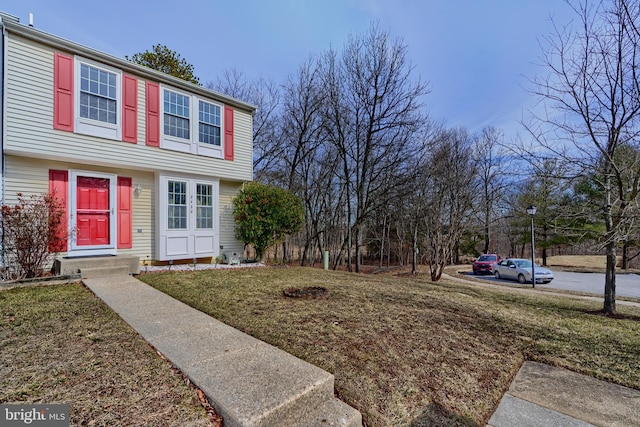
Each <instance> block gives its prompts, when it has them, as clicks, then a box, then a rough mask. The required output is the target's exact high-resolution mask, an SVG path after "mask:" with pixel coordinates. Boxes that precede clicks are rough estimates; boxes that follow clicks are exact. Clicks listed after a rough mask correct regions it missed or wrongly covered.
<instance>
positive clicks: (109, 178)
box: [0, 12, 254, 261]
mask: <svg viewBox="0 0 640 427" xmlns="http://www.w3.org/2000/svg"><path fill="white" fill-rule="evenodd" d="M0 24H1V28H0V30H1V33H0V37H1V41H2V48H1V51H0V52H1V57H0V64H2V67H0V73H1V74H0V81H1V83H2V84H1V91H2V92H1V95H2V96H1V97H0V103H1V109H0V111H2V119H1V120H2V121H1V126H2V132H0V143H1V145H2V165H3V167H2V182H1V183H0V191H1V194H0V198H1V199H2V200H3V202H4V203H7V204H12V203H15V202H16V194H17V193H23V194H26V195H29V194H41V193H47V192H55V195H56V197H58V198H59V199H60V200H61V201H62V202H63V204H64V206H65V208H66V218H67V227H68V229H69V230H70V231H72V232H71V234H70V237H69V238H68V239H67V242H66V244H65V245H64V246H63V247H61V248H59V249H60V252H61V255H63V256H65V257H78V256H93V255H116V254H124V255H135V256H138V257H139V258H140V259H141V260H142V261H147V260H149V261H168V260H180V259H189V260H192V259H194V258H208V257H214V256H217V255H219V254H221V253H223V252H224V253H231V252H239V253H241V252H242V249H243V245H242V243H241V242H238V241H237V240H235V238H234V222H233V217H232V205H231V200H232V198H233V197H234V195H235V194H236V193H237V191H238V189H239V187H240V186H241V184H242V182H244V181H249V180H251V179H252V178H253V170H252V163H253V162H252V149H253V147H252V125H253V123H252V114H253V111H254V107H253V106H251V105H249V104H247V103H245V102H242V101H239V100H236V99H233V98H230V97H227V96H224V95H221V94H219V93H215V92H213V91H210V90H207V89H204V88H203V87H200V86H197V85H194V84H191V83H188V82H185V81H183V80H180V79H177V78H174V77H171V76H168V75H166V74H163V73H160V72H156V71H154V70H150V69H148V68H146V67H142V66H139V65H136V64H134V63H132V62H130V61H127V60H124V59H120V58H116V57H114V56H111V55H109V54H106V53H102V52H99V51H96V50H94V49H91V48H89V47H86V46H82V45H80V44H76V43H73V42H71V41H67V40H64V39H62V38H59V37H56V36H53V35H51V34H47V33H44V32H42V31H40V30H38V29H35V28H33V27H31V26H28V25H23V24H21V23H20V22H19V20H18V19H17V18H15V17H13V16H10V15H8V14H5V13H1V12H0Z"/></svg>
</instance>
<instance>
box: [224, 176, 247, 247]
mask: <svg viewBox="0 0 640 427" xmlns="http://www.w3.org/2000/svg"><path fill="white" fill-rule="evenodd" d="M241 188H242V184H238V183H236V182H225V181H221V182H220V246H222V247H223V248H222V249H221V250H220V252H222V253H224V254H226V255H227V256H231V255H233V253H237V254H238V255H241V254H242V251H243V250H244V243H242V242H240V241H238V240H237V239H236V238H235V225H236V224H235V221H234V219H233V202H232V200H233V198H234V197H235V196H236V195H237V194H238V191H240V189H241Z"/></svg>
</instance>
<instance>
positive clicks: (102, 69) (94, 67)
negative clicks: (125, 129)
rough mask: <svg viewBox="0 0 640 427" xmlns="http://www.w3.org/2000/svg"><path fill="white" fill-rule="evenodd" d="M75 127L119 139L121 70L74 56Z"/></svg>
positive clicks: (120, 126) (77, 130)
mask: <svg viewBox="0 0 640 427" xmlns="http://www.w3.org/2000/svg"><path fill="white" fill-rule="evenodd" d="M74 63H75V72H74V76H75V81H74V85H75V91H74V94H75V99H74V104H75V131H76V132H77V133H83V134H86V135H93V136H98V137H102V138H109V139H116V140H120V139H121V135H122V119H121V117H122V71H121V70H118V69H115V68H113V67H109V66H106V65H103V64H99V63H97V62H94V61H91V60H88V59H85V58H81V57H76V58H75V61H74Z"/></svg>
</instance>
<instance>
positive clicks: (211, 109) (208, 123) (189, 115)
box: [161, 87, 224, 158]
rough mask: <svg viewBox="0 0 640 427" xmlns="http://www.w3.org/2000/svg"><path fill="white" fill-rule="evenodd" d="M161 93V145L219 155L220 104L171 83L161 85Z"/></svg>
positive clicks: (194, 152) (220, 153)
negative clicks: (184, 90) (167, 85)
mask: <svg viewBox="0 0 640 427" xmlns="http://www.w3.org/2000/svg"><path fill="white" fill-rule="evenodd" d="M161 94H162V121H163V123H162V126H161V129H162V130H163V131H162V143H161V146H162V147H163V148H168V149H170V150H177V151H183V152H187V153H192V154H199V155H203V156H209V157H218V158H222V157H223V153H222V146H223V142H224V141H223V136H222V135H223V132H222V123H223V117H222V112H223V108H222V106H221V105H219V104H216V103H214V102H211V101H210V100H207V99H203V98H201V97H199V96H196V95H193V94H188V93H186V92H181V91H178V90H177V89H173V88H170V87H163V88H162V90H161Z"/></svg>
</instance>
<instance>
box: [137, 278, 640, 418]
mask: <svg viewBox="0 0 640 427" xmlns="http://www.w3.org/2000/svg"><path fill="white" fill-rule="evenodd" d="M421 277H422V276H419V277H418V278H414V277H393V276H378V275H357V274H349V273H342V272H335V271H323V270H319V269H311V268H254V269H243V270H209V271H199V272H186V273H185V272H169V273H167V272H165V273H150V274H144V275H141V276H140V277H139V278H140V279H141V280H143V281H145V282H147V283H149V284H151V285H153V286H155V287H156V288H158V289H160V290H162V291H163V292H166V293H167V294H169V295H171V296H173V297H175V298H177V299H180V300H182V301H184V302H186V303H187V304H189V305H191V306H193V307H195V308H197V309H199V310H201V311H203V312H206V313H208V314H210V315H212V316H213V317H215V318H217V319H219V320H221V321H223V322H225V323H227V324H229V325H231V326H234V327H236V328H238V329H240V330H242V331H244V332H246V333H248V334H251V335H253V336H255V337H257V338H259V339H261V340H264V341H266V342H268V343H270V344H273V345H275V346H277V347H279V348H281V349H283V350H285V351H287V352H289V353H292V354H294V355H295V356H297V357H299V358H301V359H304V360H306V361H308V362H310V363H313V364H315V365H317V366H319V367H321V368H323V369H325V370H327V371H329V372H331V373H333V374H334V375H335V377H336V392H337V394H338V397H339V398H341V399H342V400H344V401H345V402H347V403H348V404H350V405H352V406H354V407H355V408H357V409H358V410H360V411H361V412H362V414H363V417H364V420H365V422H366V425H367V426H369V427H375V426H380V427H382V426H411V427H419V426H432V425H451V426H457V425H461V426H484V425H485V423H486V421H487V420H488V419H489V417H490V416H491V414H492V413H493V411H494V410H495V408H496V406H497V404H498V402H499V400H500V399H501V397H502V394H503V392H504V391H505V390H506V389H507V388H508V386H509V384H510V382H511V379H512V378H513V376H514V375H515V373H516V372H517V370H518V369H519V367H520V365H521V364H522V362H523V360H525V359H529V360H535V361H539V362H545V363H550V364H553V365H555V366H561V367H567V368H569V369H572V370H574V371H577V372H581V373H586V374H589V375H592V376H595V377H597V378H600V379H604V380H608V381H613V382H616V383H619V384H622V385H625V386H628V387H633V388H637V389H640V358H638V354H640V310H637V309H636V310H634V309H630V308H624V307H619V311H620V312H621V313H622V314H624V315H625V316H624V318H621V319H611V318H605V317H602V316H600V315H598V314H596V312H597V311H598V310H599V309H600V308H601V305H602V304H601V303H598V302H594V303H590V302H583V301H576V300H572V299H568V298H565V297H560V296H557V295H549V294H542V293H541V294H540V295H539V296H526V295H523V294H519V293H515V292H513V291H500V290H489V289H483V288H480V287H477V286H473V285H464V284H455V283H437V284H434V283H431V282H429V281H428V280H426V279H424V278H421ZM304 286H324V287H326V288H327V289H328V290H329V297H328V298H327V299H313V300H297V299H289V298H286V297H284V296H283V295H282V290H283V289H285V288H289V287H304Z"/></svg>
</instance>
